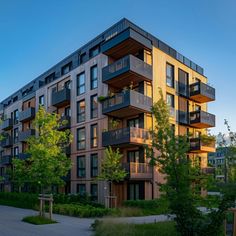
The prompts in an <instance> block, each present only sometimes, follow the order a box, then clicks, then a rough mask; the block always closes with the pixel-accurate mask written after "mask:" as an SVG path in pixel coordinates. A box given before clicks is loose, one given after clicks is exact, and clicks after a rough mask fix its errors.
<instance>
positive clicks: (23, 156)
mask: <svg viewBox="0 0 236 236" xmlns="http://www.w3.org/2000/svg"><path fill="white" fill-rule="evenodd" d="M18 158H19V159H20V160H26V159H28V158H30V154H29V153H23V152H22V153H19V155H18Z"/></svg>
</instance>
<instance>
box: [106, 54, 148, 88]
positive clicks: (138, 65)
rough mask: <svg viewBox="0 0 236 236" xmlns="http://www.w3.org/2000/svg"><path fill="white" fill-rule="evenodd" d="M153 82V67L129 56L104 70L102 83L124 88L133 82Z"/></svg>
mask: <svg viewBox="0 0 236 236" xmlns="http://www.w3.org/2000/svg"><path fill="white" fill-rule="evenodd" d="M143 80H148V81H151V80H152V66H151V65H149V64H147V63H145V62H144V61H142V60H140V59H139V58H137V57H135V56H133V55H128V56H125V57H123V58H121V59H119V60H117V61H116V62H114V63H112V64H110V65H108V66H106V67H104V68H103V69H102V82H104V83H108V84H113V83H114V85H115V86H116V87H120V88H123V87H125V86H128V85H130V83H131V82H133V81H135V82H140V81H143Z"/></svg>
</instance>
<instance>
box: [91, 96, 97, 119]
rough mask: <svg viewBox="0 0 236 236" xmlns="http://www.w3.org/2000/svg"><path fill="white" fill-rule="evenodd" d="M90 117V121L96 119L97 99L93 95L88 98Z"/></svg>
mask: <svg viewBox="0 0 236 236" xmlns="http://www.w3.org/2000/svg"><path fill="white" fill-rule="evenodd" d="M90 117H91V119H93V118H97V117H98V97H97V95H93V96H91V98H90Z"/></svg>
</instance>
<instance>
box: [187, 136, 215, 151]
mask: <svg viewBox="0 0 236 236" xmlns="http://www.w3.org/2000/svg"><path fill="white" fill-rule="evenodd" d="M215 150H216V148H215V141H210V140H209V141H203V140H202V139H201V138H200V137H199V138H191V139H190V152H192V153H209V152H215Z"/></svg>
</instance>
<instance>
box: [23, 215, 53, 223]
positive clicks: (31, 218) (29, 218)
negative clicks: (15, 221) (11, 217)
mask: <svg viewBox="0 0 236 236" xmlns="http://www.w3.org/2000/svg"><path fill="white" fill-rule="evenodd" d="M22 221H24V222H27V223H30V224H34V225H46V224H55V223H57V222H56V221H54V220H50V219H48V218H45V217H42V216H26V217H24V218H23V219H22Z"/></svg>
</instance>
